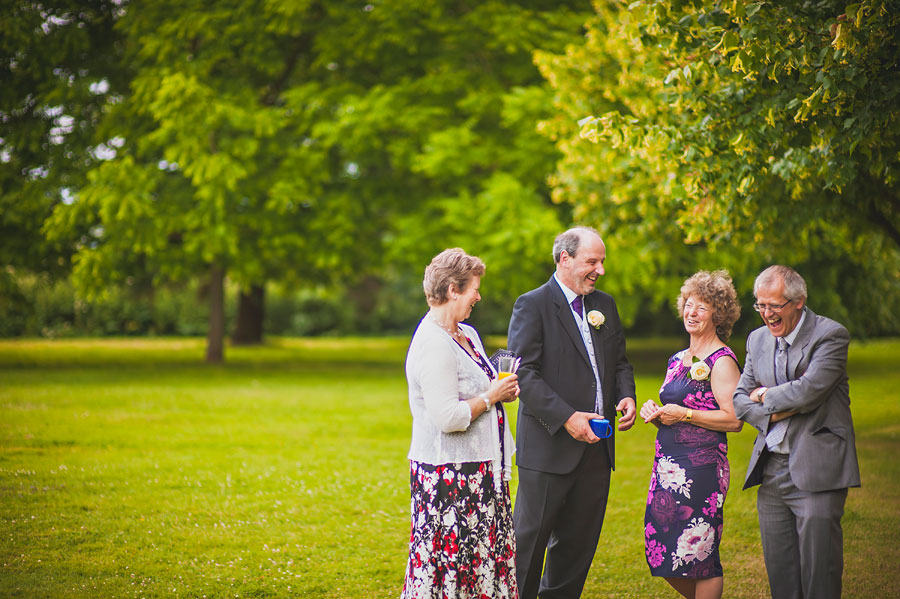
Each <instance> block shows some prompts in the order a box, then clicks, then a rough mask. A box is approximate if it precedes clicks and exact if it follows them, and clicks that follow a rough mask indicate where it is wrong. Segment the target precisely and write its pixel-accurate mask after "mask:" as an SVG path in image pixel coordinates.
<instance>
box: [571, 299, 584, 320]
mask: <svg viewBox="0 0 900 599" xmlns="http://www.w3.org/2000/svg"><path fill="white" fill-rule="evenodd" d="M572 309H573V310H575V314H578V315H579V316H581V315H582V314H584V301H583V300H582V299H581V296H580V295H576V296H575V299H573V300H572Z"/></svg>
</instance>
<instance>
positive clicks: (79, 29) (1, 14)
mask: <svg viewBox="0 0 900 599" xmlns="http://www.w3.org/2000/svg"><path fill="white" fill-rule="evenodd" d="M120 4H121V3H119V2H115V1H112V0H92V1H89V2H79V1H74V0H57V1H52V2H6V3H4V4H3V7H2V8H0V123H2V126H0V264H3V265H7V266H10V265H11V266H15V267H18V268H27V269H30V270H33V271H38V272H52V273H55V274H60V273H65V272H67V270H68V258H69V255H70V254H71V251H72V248H71V244H72V242H73V240H76V239H77V238H78V236H79V235H80V233H81V231H77V230H72V231H66V232H65V233H62V234H60V236H59V237H58V238H57V239H56V240H54V241H49V240H48V239H47V238H46V237H45V236H44V234H43V233H42V226H43V224H44V221H45V219H46V218H47V217H48V216H49V215H50V214H51V212H52V210H53V208H54V207H55V206H56V205H58V204H59V203H61V202H63V201H64V200H65V198H66V197H68V194H69V193H74V192H75V191H76V190H77V189H78V188H80V187H81V186H82V185H83V184H84V182H85V179H84V175H85V172H86V171H87V170H88V169H89V168H90V167H91V166H92V165H94V164H96V163H97V162H98V161H99V159H98V156H99V155H101V154H102V153H103V152H105V151H108V150H109V146H107V145H106V144H107V143H110V140H109V138H108V137H104V135H103V132H102V129H101V127H100V121H101V118H102V114H103V111H104V106H105V105H106V104H107V103H108V102H111V101H114V98H115V91H114V90H115V88H116V87H117V86H118V85H119V83H120V82H121V81H122V80H123V79H124V78H125V77H126V74H125V71H126V69H125V68H124V65H122V64H121V63H120V62H119V60H118V57H119V52H118V47H119V44H120V42H121V38H120V36H119V34H118V33H117V31H116V30H115V28H114V26H115V23H116V21H117V19H118V17H119V15H120V11H121V9H120V6H119V5H120ZM112 143H117V142H112Z"/></svg>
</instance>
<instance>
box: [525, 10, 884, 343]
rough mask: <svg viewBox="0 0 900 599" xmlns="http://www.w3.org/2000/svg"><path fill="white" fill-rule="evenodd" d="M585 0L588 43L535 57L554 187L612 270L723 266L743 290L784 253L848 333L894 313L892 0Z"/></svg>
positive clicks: (676, 273) (636, 280) (639, 274)
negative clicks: (553, 156) (601, 233)
mask: <svg viewBox="0 0 900 599" xmlns="http://www.w3.org/2000/svg"><path fill="white" fill-rule="evenodd" d="M595 8H596V12H597V14H596V16H595V17H594V18H593V19H592V20H591V21H590V22H589V23H588V35H587V38H586V42H585V44H584V45H582V46H573V47H570V48H569V49H568V50H567V52H566V54H565V55H550V54H541V55H540V56H539V64H540V66H541V69H542V72H543V73H544V75H545V77H547V78H548V80H549V81H550V82H551V84H552V85H553V86H554V88H555V89H556V91H557V95H556V105H557V106H558V107H559V108H560V109H561V114H560V116H559V117H558V118H556V119H551V120H549V121H547V122H546V123H545V124H544V129H545V131H546V132H547V134H548V135H550V136H552V138H554V139H555V140H557V145H558V147H559V148H560V150H561V151H562V152H563V153H564V154H565V158H564V160H563V161H562V162H561V164H560V166H559V168H558V171H557V173H556V174H555V175H554V177H553V181H552V182H553V184H554V187H555V189H554V194H555V198H556V199H557V200H558V201H564V202H570V203H572V204H574V205H575V206H576V215H577V217H578V218H579V219H581V220H583V221H598V222H602V223H603V224H602V228H603V229H604V230H605V231H608V232H609V234H610V235H611V236H613V237H614V238H615V241H616V243H615V244H612V248H611V254H610V255H611V263H612V261H613V260H615V259H616V256H617V254H616V253H613V252H616V251H618V252H621V250H623V249H624V250H625V251H627V252H633V253H632V254H631V261H632V262H631V263H629V264H628V265H627V266H628V271H627V273H626V275H625V278H626V281H623V282H620V283H613V285H620V286H621V289H622V290H623V291H626V292H630V291H638V292H639V293H640V291H639V289H640V288H642V287H643V286H644V285H645V284H647V283H648V282H649V281H658V283H657V284H653V283H650V285H651V286H652V287H653V291H652V292H651V293H653V294H654V295H655V294H656V292H657V291H663V290H667V291H666V293H669V294H671V293H674V291H675V290H677V281H679V279H681V278H682V277H684V276H686V275H688V274H690V273H691V272H692V271H693V270H695V269H697V268H714V267H720V266H726V267H729V266H730V267H731V269H732V272H734V274H735V278H736V281H737V282H738V283H739V290H741V291H742V292H743V290H745V289H749V286H748V285H746V282H747V281H749V280H750V278H751V277H752V274H754V273H755V272H756V271H758V270H759V269H760V268H761V267H763V266H765V265H766V264H769V263H772V262H784V263H789V264H791V265H793V266H795V267H797V268H798V270H800V271H801V273H803V274H805V275H806V277H807V279H808V281H809V283H810V287H811V296H810V297H811V299H810V302H811V305H813V306H814V307H816V306H818V307H819V309H820V310H821V311H823V312H824V313H831V314H833V315H835V316H836V317H843V316H846V321H847V322H848V323H849V324H850V325H851V328H852V329H853V330H855V331H856V332H858V333H860V334H872V333H878V332H882V333H883V332H892V331H893V332H896V331H897V330H900V320H898V318H897V313H898V310H897V307H898V306H900V285H897V281H898V280H900V179H898V174H900V170H898V169H900V161H898V160H897V156H898V152H900V122H898V120H897V110H896V109H897V106H898V105H900V78H898V77H897V67H896V65H897V60H898V57H900V12H898V10H897V8H898V5H897V3H896V2H891V1H881V0H872V1H869V2H862V3H859V4H853V5H849V6H848V5H845V4H844V3H842V2H832V1H821V2H815V3H812V4H810V3H808V2H779V3H769V2H756V3H747V2H741V1H738V2H733V3H720V2H713V1H711V0H710V1H706V0H695V1H688V2H678V3H670V2H661V1H646V2H644V1H636V2H631V3H628V4H627V6H626V5H625V4H624V3H620V2H612V1H610V2H597V3H596V5H595ZM589 115H600V116H596V117H594V116H589ZM575 121H580V124H579V126H576V125H575ZM577 133H578V134H580V138H579V136H578V135H576V134H577ZM588 142H593V144H591V143H588ZM637 256H639V258H638V257H637ZM826 256H827V257H828V259H827V260H825V259H824V257H826ZM838 275H841V276H840V277H838ZM845 277H849V278H851V279H852V280H853V281H854V282H857V283H864V284H849V281H847V280H846V278H845ZM835 279H838V280H835ZM742 295H743V293H742ZM873 296H874V297H877V298H879V299H878V300H877V301H878V302H880V304H881V306H885V307H886V309H883V308H879V307H878V306H876V305H874V303H873V301H872V297H873Z"/></svg>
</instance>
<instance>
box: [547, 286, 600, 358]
mask: <svg viewBox="0 0 900 599" xmlns="http://www.w3.org/2000/svg"><path fill="white" fill-rule="evenodd" d="M549 285H550V293H551V296H552V298H553V303H554V304H555V305H556V316H557V318H559V322H560V324H561V325H562V328H563V329H564V330H565V331H566V334H567V335H568V336H569V338H570V339H571V340H572V343H573V344H574V345H575V347H576V348H578V353H579V354H581V357H582V358H584V361H585V363H586V364H587V365H588V366H590V362H589V361H588V354H587V349H586V348H585V347H584V339H582V338H581V333H580V332H579V331H578V325H576V324H575V313H574V312H573V311H572V306H570V305H569V303H568V302H567V301H566V295H565V294H564V293H563V290H562V289H560V288H559V283H557V282H556V280H555V279H553V278H551V279H550V283H549Z"/></svg>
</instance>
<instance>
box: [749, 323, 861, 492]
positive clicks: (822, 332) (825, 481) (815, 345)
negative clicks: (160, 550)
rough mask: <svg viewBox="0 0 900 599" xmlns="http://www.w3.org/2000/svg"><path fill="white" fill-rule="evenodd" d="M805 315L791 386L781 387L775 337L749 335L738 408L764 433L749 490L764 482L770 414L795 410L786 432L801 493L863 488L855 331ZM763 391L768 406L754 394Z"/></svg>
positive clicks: (791, 354) (794, 349)
mask: <svg viewBox="0 0 900 599" xmlns="http://www.w3.org/2000/svg"><path fill="white" fill-rule="evenodd" d="M804 311H805V313H806V318H805V319H804V321H803V324H802V326H801V328H800V331H799V332H798V334H797V337H796V338H795V339H794V343H793V345H791V347H790V349H789V350H788V365H787V374H788V382H787V383H785V384H782V385H776V384H775V337H773V336H772V334H771V333H769V331H768V329H767V328H766V327H761V328H759V329H756V330H755V331H753V332H752V333H750V336H749V337H748V338H747V359H746V362H745V364H744V372H743V374H742V375H741V380H740V382H739V383H738V386H737V389H736V390H735V392H734V410H735V414H736V415H737V417H738V418H740V419H741V420H743V421H745V422H747V423H748V424H750V425H751V426H753V427H754V428H756V429H757V430H758V431H759V435H757V437H756V442H755V443H754V446H753V455H752V456H751V457H750V465H749V467H748V468H747V478H746V481H745V482H744V488H745V489H746V488H749V487H752V486H754V485H758V484H760V483H761V482H762V471H763V467H764V465H765V461H766V460H765V459H762V458H763V457H764V456H767V455H768V449H766V432H767V431H768V430H769V416H770V415H771V414H773V413H775V412H784V411H788V410H799V412H800V413H798V414H795V415H794V416H792V417H791V418H790V426H789V427H788V430H787V434H786V439H787V440H788V443H789V447H790V457H789V460H788V461H789V467H790V471H791V479H792V480H793V482H794V484H795V485H796V486H797V488H798V489H801V490H803V491H809V492H819V491H829V490H834V489H844V488H847V487H858V486H859V485H860V479H859V464H858V463H857V459H856V438H855V435H854V432H853V418H852V417H851V415H850V386H849V384H848V382H847V380H848V379H847V348H848V346H849V344H850V334H849V333H848V332H847V329H846V328H844V327H843V326H842V325H840V324H839V323H837V322H835V321H833V320H831V319H829V318H825V317H824V316H817V315H816V314H815V313H814V312H813V311H812V310H810V309H809V308H808V307H806V308H804ZM757 387H768V391H767V392H766V395H765V398H764V402H763V403H761V404H760V403H757V402H754V401H751V400H750V397H749V395H750V393H751V392H752V391H753V390H754V389H756V388H757Z"/></svg>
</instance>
